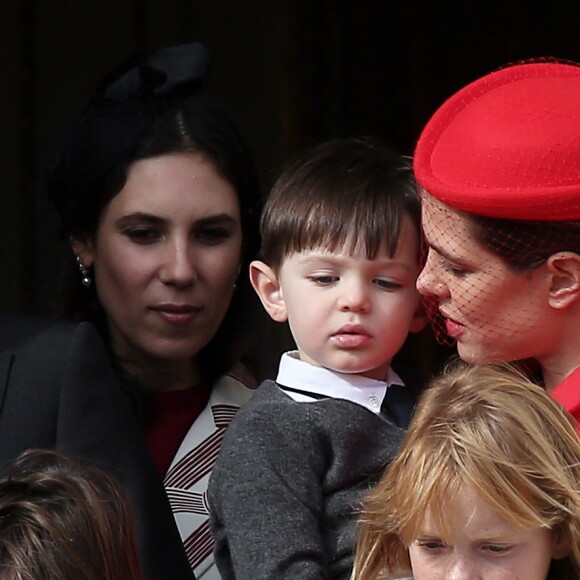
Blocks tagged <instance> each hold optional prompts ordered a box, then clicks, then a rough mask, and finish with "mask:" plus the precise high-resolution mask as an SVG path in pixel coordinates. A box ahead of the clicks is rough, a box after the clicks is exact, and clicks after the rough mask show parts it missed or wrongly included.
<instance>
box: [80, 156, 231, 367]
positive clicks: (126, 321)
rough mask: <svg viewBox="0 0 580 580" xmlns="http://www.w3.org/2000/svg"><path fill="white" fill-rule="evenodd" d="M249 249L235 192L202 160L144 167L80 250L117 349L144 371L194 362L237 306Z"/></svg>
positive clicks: (156, 161) (137, 166)
mask: <svg viewBox="0 0 580 580" xmlns="http://www.w3.org/2000/svg"><path fill="white" fill-rule="evenodd" d="M241 248H242V230H241V222H240V209H239V203H238V197H237V195H236V192H235V190H234V189H233V187H232V185H231V184H230V183H229V182H227V181H225V180H224V179H223V178H222V177H221V176H220V175H219V174H218V173H217V171H216V169H215V168H214V166H213V164H212V163H211V162H210V161H209V160H208V159H207V158H206V157H205V156H204V155H203V154H201V153H175V154H167V155H161V156H159V157H153V158H149V159H145V160H141V161H137V162H135V163H134V164H133V165H132V166H131V168H130V170H129V174H128V178H127V182H126V184H125V187H124V188H123V189H122V190H121V191H120V192H119V194H118V195H116V196H115V197H114V198H113V199H112V200H111V201H110V202H109V204H108V205H107V206H106V207H105V209H104V210H103V212H102V215H101V217H100V221H99V225H98V230H97V233H96V237H95V239H94V240H90V241H89V242H88V243H86V244H85V245H84V247H83V249H82V252H81V259H82V261H83V262H84V264H85V265H86V266H93V268H94V276H95V283H96V289H97V293H98V296H99V299H100V301H101V304H102V306H103V308H104V310H105V313H106V316H107V320H108V327H109V337H110V340H111V345H112V349H113V352H114V353H115V354H116V355H117V356H119V357H121V359H122V360H127V361H129V362H132V363H141V364H143V365H144V366H145V367H147V366H150V365H151V364H152V363H154V361H165V362H167V361H184V360H188V359H191V358H192V357H194V356H195V355H196V354H197V353H198V352H199V351H200V350H201V349H202V348H203V347H204V346H205V345H206V344H207V343H208V342H209V341H210V340H211V338H212V337H213V336H214V335H215V333H216V331H217V330H218V328H219V326H220V324H221V322H222V320H223V318H224V315H225V313H226V311H227V309H228V306H229V304H230V300H231V298H232V293H233V290H234V284H235V281H236V277H237V272H238V267H239V262H240V254H241Z"/></svg>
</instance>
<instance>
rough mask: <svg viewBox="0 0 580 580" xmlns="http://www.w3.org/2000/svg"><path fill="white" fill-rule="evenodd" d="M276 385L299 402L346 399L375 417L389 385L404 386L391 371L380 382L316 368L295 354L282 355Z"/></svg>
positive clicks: (378, 413) (294, 352)
mask: <svg viewBox="0 0 580 580" xmlns="http://www.w3.org/2000/svg"><path fill="white" fill-rule="evenodd" d="M276 383H278V385H279V386H280V388H281V389H282V390H283V391H284V392H285V393H286V394H287V395H288V396H289V397H291V398H292V399H294V400H295V401H297V402H300V403H307V402H312V401H316V400H318V399H320V398H332V399H346V400H347V401H351V402H352V403H356V404H357V405H361V406H362V407H365V408H366V409H368V410H369V411H371V412H372V413H375V414H376V415H380V413H381V404H382V402H383V399H384V398H385V394H386V393H387V389H388V388H389V386H390V385H404V384H405V383H404V382H403V380H402V379H401V378H400V377H399V375H397V373H396V372H395V371H394V370H393V369H392V368H389V372H388V373H387V377H386V379H385V380H384V381H379V380H376V379H370V378H368V377H364V376H362V375H357V374H350V373H340V372H336V371H331V370H329V369H327V368H324V367H319V366H315V365H313V364H311V363H309V362H306V361H303V360H300V358H299V356H298V351H290V352H285V353H284V354H283V355H282V357H281V359H280V366H279V368H278V376H277V377H276ZM291 389H292V390H291ZM294 389H295V390H294Z"/></svg>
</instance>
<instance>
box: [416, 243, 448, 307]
mask: <svg viewBox="0 0 580 580" xmlns="http://www.w3.org/2000/svg"><path fill="white" fill-rule="evenodd" d="M416 285H417V290H418V291H419V293H420V294H422V295H423V296H438V297H442V296H443V295H444V294H446V292H447V287H446V286H445V284H444V283H443V282H442V281H441V277H440V276H439V267H438V266H437V265H436V264H435V259H434V257H433V253H432V251H431V250H429V253H428V254H427V260H426V261H425V265H424V266H423V269H422V270H421V272H420V273H419V276H418V278H417V283H416Z"/></svg>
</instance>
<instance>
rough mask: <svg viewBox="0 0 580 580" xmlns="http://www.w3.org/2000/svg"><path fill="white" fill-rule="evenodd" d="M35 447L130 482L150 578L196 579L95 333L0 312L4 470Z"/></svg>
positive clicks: (0, 465)
mask: <svg viewBox="0 0 580 580" xmlns="http://www.w3.org/2000/svg"><path fill="white" fill-rule="evenodd" d="M30 448H45V449H56V450H57V451H60V452H62V453H65V454H68V455H74V456H80V457H83V458H85V459H89V460H90V461H93V462H94V463H96V464H97V465H99V466H100V467H102V468H105V469H106V470H108V471H109V472H112V473H113V474H114V475H115V476H116V477H117V478H118V479H119V480H120V481H121V483H122V484H123V485H124V486H125V488H126V490H127V491H128V494H129V497H130V499H131V502H132V505H133V510H134V512H135V515H136V520H137V533H138V544H139V552H140V555H141V559H142V562H143V565H144V570H145V575H146V578H147V579H148V580H169V579H171V580H178V579H179V580H181V579H183V580H192V578H193V577H194V576H193V572H192V571H191V568H190V566H189V564H188V562H187V558H186V556H185V551H184V550H183V547H182V544H181V540H180V538H179V533H178V531H177V528H176V526H175V522H174V519H173V515H172V513H171V510H170V508H169V503H168V501H167V498H166V496H165V491H164V489H163V484H162V481H161V477H160V476H159V474H158V473H157V469H156V467H155V464H154V462H153V459H152V457H151V455H150V453H149V449H148V447H147V444H146V442H145V440H144V438H143V435H142V433H141V430H140V428H139V425H138V424H137V421H136V419H135V417H134V415H133V413H132V412H131V409H130V407H129V404H128V399H127V397H126V395H125V394H124V392H123V391H122V390H121V388H120V387H119V385H118V382H117V380H116V378H115V376H114V374H113V371H112V369H111V367H110V365H109V362H108V360H107V355H106V353H105V351H104V348H103V346H102V343H101V341H100V339H99V337H98V335H97V333H96V331H95V330H94V329H93V328H92V326H90V325H89V324H87V323H81V324H78V325H77V324H72V323H67V322H47V321H42V320H37V319H33V318H27V317H24V316H19V315H5V314H3V315H0V468H4V467H5V465H6V464H7V463H8V462H9V461H11V460H13V459H14V458H15V457H16V456H18V455H19V454H20V453H21V452H23V451H24V450H26V449H30Z"/></svg>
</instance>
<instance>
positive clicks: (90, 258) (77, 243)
mask: <svg viewBox="0 0 580 580" xmlns="http://www.w3.org/2000/svg"><path fill="white" fill-rule="evenodd" d="M70 243H71V247H72V251H73V253H74V255H75V256H76V258H77V260H79V261H80V263H81V264H82V265H83V266H84V267H85V268H90V267H91V266H92V265H93V264H94V263H95V245H94V243H93V240H92V239H91V238H88V237H87V238H84V239H81V238H74V237H71V239H70Z"/></svg>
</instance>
